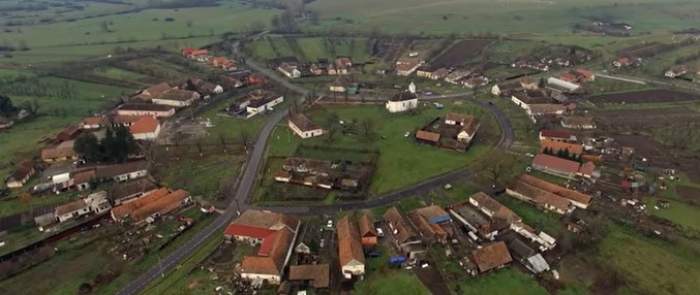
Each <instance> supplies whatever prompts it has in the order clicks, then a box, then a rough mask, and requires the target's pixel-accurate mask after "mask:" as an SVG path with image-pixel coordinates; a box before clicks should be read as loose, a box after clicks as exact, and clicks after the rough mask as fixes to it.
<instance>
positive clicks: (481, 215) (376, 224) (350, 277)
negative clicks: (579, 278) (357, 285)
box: [224, 188, 568, 290]
mask: <svg viewBox="0 0 700 295" xmlns="http://www.w3.org/2000/svg"><path fill="white" fill-rule="evenodd" d="M542 190H544V188H542ZM557 193H559V194H562V195H566V194H565V193H562V192H557ZM566 196H567V197H568V195H566ZM304 227H306V226H302V224H301V221H300V220H299V219H297V218H295V217H292V216H289V215H286V214H282V213H274V212H269V211H262V210H254V209H249V210H246V211H245V212H243V213H242V214H241V215H240V216H239V217H238V218H236V219H235V220H234V221H233V222H231V224H230V225H229V226H228V227H227V228H226V229H225V231H224V236H225V237H226V238H227V239H228V240H235V241H237V242H241V243H246V244H250V245H252V246H255V247H256V248H255V249H254V250H253V252H252V253H250V254H249V255H248V256H244V257H243V258H242V262H241V263H240V267H238V266H237V267H236V272H237V273H238V274H239V276H240V278H241V279H243V280H247V281H250V282H251V283H252V285H253V286H262V285H263V284H264V283H267V284H271V285H280V287H279V290H282V289H286V290H289V286H288V285H289V284H292V285H294V286H297V287H299V286H302V288H313V289H316V290H324V289H327V288H329V281H332V277H333V274H335V273H338V274H339V275H340V276H341V281H342V280H345V281H356V280H362V279H364V277H365V276H366V274H367V271H368V266H367V260H366V257H368V256H370V257H375V256H376V255H378V254H376V252H377V250H376V247H377V245H378V244H379V243H381V241H382V240H383V239H384V238H387V239H388V240H387V245H389V246H390V248H391V249H390V251H391V253H392V254H391V255H390V257H391V258H390V259H389V261H386V262H385V263H388V264H390V265H392V266H410V265H413V264H415V263H416V262H417V261H423V259H424V258H426V257H427V256H426V255H427V251H428V249H429V248H430V247H434V246H437V245H443V246H445V247H447V246H448V245H455V244H459V245H460V246H464V251H463V252H460V253H459V254H458V253H455V254H454V255H459V256H461V255H464V257H460V265H462V266H463V267H464V268H465V269H466V270H467V272H468V273H469V274H471V275H474V276H475V275H478V274H483V273H488V272H490V271H494V270H497V269H499V268H503V267H506V266H507V265H508V264H510V263H512V262H514V261H517V262H518V263H520V264H522V265H523V266H524V267H526V268H527V269H528V270H530V271H531V272H532V273H534V274H539V273H542V272H546V271H549V270H550V267H549V264H548V263H547V261H546V260H545V258H544V256H543V254H544V253H545V252H547V251H549V250H551V249H553V248H554V247H555V246H556V242H557V241H556V239H555V238H553V237H551V236H550V235H548V234H546V233H544V232H542V231H537V230H535V229H533V228H532V227H530V226H528V225H527V224H525V223H523V221H522V219H521V218H520V216H518V215H517V214H516V213H514V212H513V211H511V210H510V209H508V208H507V207H505V206H503V205H502V204H501V203H499V202H498V201H497V200H495V199H494V198H492V197H491V196H489V195H487V194H485V193H483V192H480V193H476V194H474V195H472V196H470V197H469V199H468V200H467V201H464V202H461V203H457V204H453V205H450V206H447V207H441V206H437V205H429V206H426V207H421V208H417V209H415V210H412V211H410V212H407V213H403V212H401V211H400V210H399V209H397V208H396V207H391V208H389V209H388V210H386V211H385V213H384V214H383V216H382V220H380V221H375V220H374V218H373V216H372V214H371V213H369V212H357V213H354V214H348V215H346V216H344V217H342V218H340V219H338V221H337V223H336V225H335V234H336V238H337V243H334V244H335V245H337V246H336V247H337V248H335V249H334V248H330V249H329V250H328V251H337V256H331V257H337V261H338V263H337V264H335V263H328V262H326V263H320V262H318V261H317V260H314V262H309V261H307V260H304V259H292V257H293V256H294V255H295V254H296V255H302V254H307V255H308V254H310V253H312V252H313V251H318V250H311V249H310V247H309V245H308V242H306V240H305V238H304V235H305V230H304V229H303V228H304ZM327 227H328V228H331V227H332V221H329V225H328V226H327ZM385 231H386V233H387V234H386V235H387V236H386V237H385V234H384V232H385ZM331 245H333V244H331ZM323 247H324V246H323V245H321V248H323ZM295 263H296V265H293V264H295ZM333 265H337V266H336V267H338V269H332V266H333Z"/></svg>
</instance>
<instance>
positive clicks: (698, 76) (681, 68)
mask: <svg viewBox="0 0 700 295" xmlns="http://www.w3.org/2000/svg"><path fill="white" fill-rule="evenodd" d="M664 76H666V77H667V78H671V79H687V80H692V81H696V82H697V81H700V66H696V67H695V70H693V67H692V66H690V65H687V64H680V65H675V66H672V67H671V68H669V69H668V70H667V71H666V72H665V73H664Z"/></svg>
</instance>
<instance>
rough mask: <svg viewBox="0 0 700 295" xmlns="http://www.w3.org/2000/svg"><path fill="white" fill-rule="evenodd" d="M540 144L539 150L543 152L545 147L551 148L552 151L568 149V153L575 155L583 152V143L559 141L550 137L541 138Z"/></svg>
mask: <svg viewBox="0 0 700 295" xmlns="http://www.w3.org/2000/svg"><path fill="white" fill-rule="evenodd" d="M541 143H542V146H541V147H540V152H541V153H542V152H544V151H545V150H546V149H549V150H551V151H552V152H553V153H557V152H559V151H568V152H569V155H576V156H580V155H581V154H583V145H580V144H576V143H566V142H561V141H556V140H551V139H543V140H542V142H541Z"/></svg>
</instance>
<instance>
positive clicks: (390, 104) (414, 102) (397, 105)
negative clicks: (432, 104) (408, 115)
mask: <svg viewBox="0 0 700 295" xmlns="http://www.w3.org/2000/svg"><path fill="white" fill-rule="evenodd" d="M417 107H418V99H411V100H404V101H387V102H386V109H387V110H388V111H389V112H390V113H400V112H405V111H408V110H412V109H415V108H417Z"/></svg>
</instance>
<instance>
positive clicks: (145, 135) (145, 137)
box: [133, 124, 160, 140]
mask: <svg viewBox="0 0 700 295" xmlns="http://www.w3.org/2000/svg"><path fill="white" fill-rule="evenodd" d="M159 134H160V124H158V126H156V130H155V131H153V132H147V133H136V134H133V136H134V139H137V140H154V139H156V138H158V135H159Z"/></svg>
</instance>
